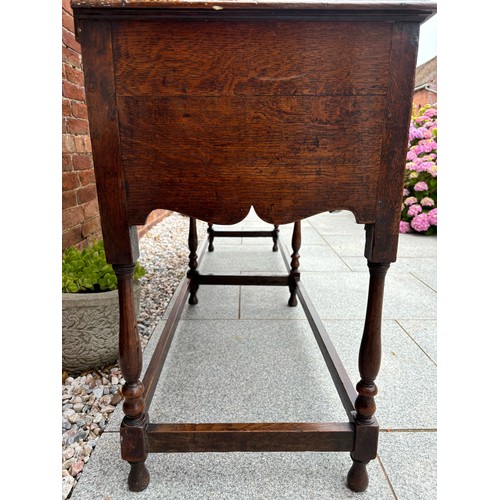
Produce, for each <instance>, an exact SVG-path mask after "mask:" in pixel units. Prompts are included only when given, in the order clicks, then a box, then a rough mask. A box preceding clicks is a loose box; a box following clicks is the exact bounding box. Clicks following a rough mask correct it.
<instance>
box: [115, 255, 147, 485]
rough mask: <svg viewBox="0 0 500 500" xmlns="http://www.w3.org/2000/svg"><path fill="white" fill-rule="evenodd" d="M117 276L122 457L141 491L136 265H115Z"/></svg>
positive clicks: (143, 441) (144, 472) (142, 409)
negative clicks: (122, 400) (123, 415)
mask: <svg viewBox="0 0 500 500" xmlns="http://www.w3.org/2000/svg"><path fill="white" fill-rule="evenodd" d="M113 268H114V270H115V273H116V276H117V278H118V296H119V307H120V337H119V338H120V340H119V342H120V348H119V352H120V369H121V372H122V375H123V378H124V379H125V385H124V386H123V389H122V393H123V396H124V403H123V412H124V413H125V417H124V418H123V420H122V424H121V427H120V437H121V453H122V458H123V459H124V460H127V461H128V462H129V463H130V465H131V468H130V473H129V477H128V485H129V489H130V490H131V491H142V490H144V489H145V488H146V487H147V486H148V484H149V472H148V470H147V468H146V465H145V461H146V458H147V450H146V436H145V431H146V424H147V414H146V411H145V402H144V397H143V393H144V386H143V384H142V382H141V380H140V376H141V370H142V348H141V341H140V338H139V334H138V332H137V321H136V314H135V307H134V293H133V274H134V268H135V264H115V265H113Z"/></svg>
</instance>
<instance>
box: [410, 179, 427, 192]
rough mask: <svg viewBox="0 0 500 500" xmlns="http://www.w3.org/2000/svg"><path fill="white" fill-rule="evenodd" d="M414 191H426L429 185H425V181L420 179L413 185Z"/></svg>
mask: <svg viewBox="0 0 500 500" xmlns="http://www.w3.org/2000/svg"><path fill="white" fill-rule="evenodd" d="M413 189H414V190H415V191H427V190H428V189H429V186H428V185H427V183H426V182H424V181H420V182H417V183H416V184H415V186H414V187H413Z"/></svg>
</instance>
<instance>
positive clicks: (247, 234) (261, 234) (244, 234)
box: [207, 223, 279, 252]
mask: <svg viewBox="0 0 500 500" xmlns="http://www.w3.org/2000/svg"><path fill="white" fill-rule="evenodd" d="M213 226H214V225H213V224H210V223H209V224H208V229H207V233H208V251H209V252H213V251H214V239H215V237H216V236H217V237H218V238H268V237H271V238H272V239H273V252H277V251H278V234H279V226H278V225H276V224H275V225H274V229H273V230H272V231H220V230H215V229H214V227H213Z"/></svg>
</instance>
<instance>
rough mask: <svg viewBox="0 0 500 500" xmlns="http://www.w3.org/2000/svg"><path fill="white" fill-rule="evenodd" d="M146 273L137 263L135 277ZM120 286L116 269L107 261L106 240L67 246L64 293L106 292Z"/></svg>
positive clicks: (63, 267)
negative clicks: (85, 244) (78, 246)
mask: <svg viewBox="0 0 500 500" xmlns="http://www.w3.org/2000/svg"><path fill="white" fill-rule="evenodd" d="M145 274H146V270H145V269H144V267H142V265H141V264H139V263H138V262H137V263H136V265H135V270H134V279H139V278H140V277H142V276H144V275H145ZM117 286H118V280H117V278H116V274H115V271H114V269H113V267H112V266H111V264H108V262H107V261H106V255H105V253H104V242H103V241H102V240H99V241H96V242H95V243H93V244H92V245H90V246H88V247H86V248H84V249H83V250H78V249H77V248H75V247H69V248H67V249H66V250H65V251H64V253H63V259H62V291H63V293H82V292H83V293H85V292H94V293H95V292H105V291H109V290H115V289H116V288H117Z"/></svg>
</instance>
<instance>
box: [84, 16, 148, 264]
mask: <svg viewBox="0 0 500 500" xmlns="http://www.w3.org/2000/svg"><path fill="white" fill-rule="evenodd" d="M80 42H81V45H82V58H83V60H85V61H89V62H90V61H91V62H92V63H91V64H88V65H86V67H85V72H84V77H85V94H86V103H87V109H88V113H89V126H90V137H91V140H92V155H93V158H94V165H95V169H94V171H95V177H96V188H97V196H98V202H99V212H100V216H101V227H102V234H103V239H104V247H105V250H106V256H107V259H108V261H109V262H112V263H113V264H130V263H132V262H135V261H136V260H137V257H138V255H139V247H138V241H137V230H136V228H135V227H130V226H131V225H130V223H129V221H128V216H127V200H126V193H125V189H124V187H125V178H124V172H123V167H122V158H121V150H120V133H119V127H120V125H119V122H118V114H117V109H116V101H115V95H116V90H115V78H114V72H113V53H112V43H111V28H110V23H109V22H108V21H96V22H92V23H88V24H87V25H86V28H85V30H82V31H81V40H80Z"/></svg>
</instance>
